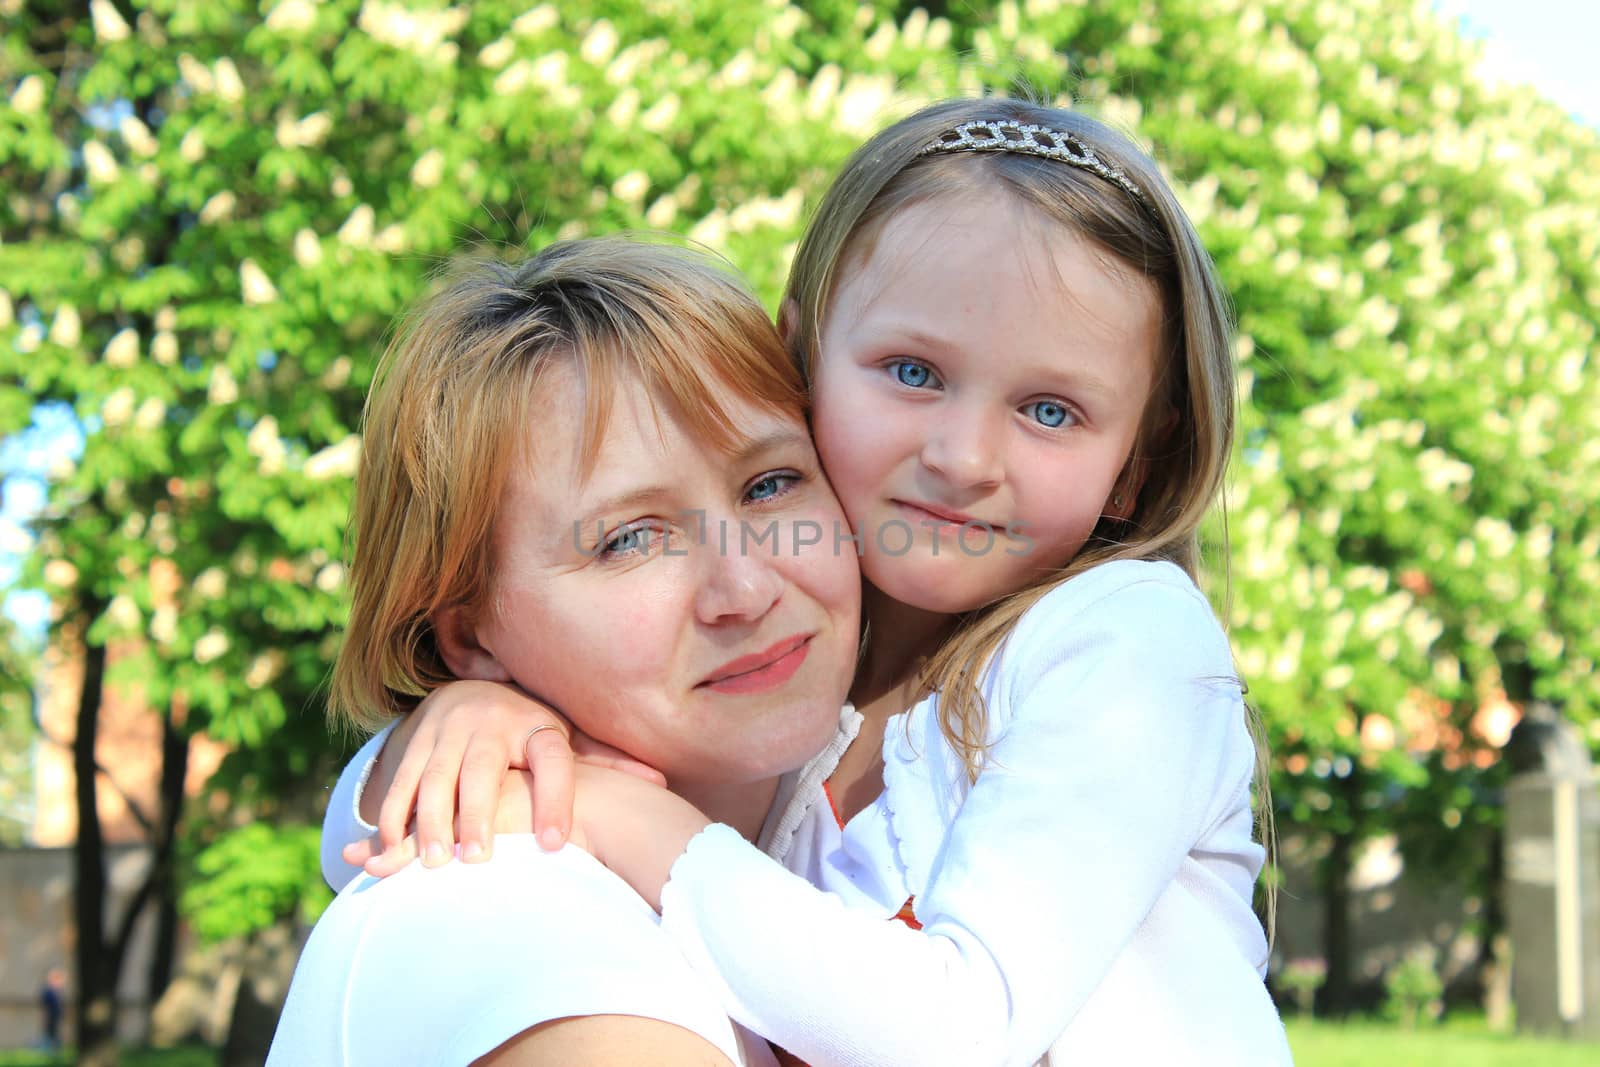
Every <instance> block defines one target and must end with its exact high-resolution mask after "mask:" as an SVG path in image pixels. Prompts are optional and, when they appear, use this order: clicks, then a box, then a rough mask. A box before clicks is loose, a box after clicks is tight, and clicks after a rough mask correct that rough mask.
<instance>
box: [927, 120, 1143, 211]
mask: <svg viewBox="0 0 1600 1067" xmlns="http://www.w3.org/2000/svg"><path fill="white" fill-rule="evenodd" d="M941 152H1014V153H1017V154H1018V155H1024V156H1043V157H1044V158H1045V159H1056V160H1060V161H1061V162H1062V163H1068V164H1071V165H1072V166H1074V167H1077V168H1079V169H1080V170H1087V171H1091V172H1093V173H1095V174H1098V175H1100V177H1102V178H1104V179H1105V180H1106V181H1108V182H1112V183H1114V184H1116V185H1119V186H1121V187H1122V188H1123V189H1126V190H1127V191H1128V193H1129V195H1131V196H1133V197H1134V199H1136V200H1143V199H1144V192H1143V191H1142V190H1141V189H1140V188H1139V187H1138V186H1137V185H1135V184H1133V180H1132V179H1131V178H1129V177H1128V176H1127V175H1126V174H1124V173H1122V171H1120V170H1118V169H1117V168H1116V167H1114V166H1112V165H1111V164H1110V163H1107V162H1106V161H1105V160H1103V159H1101V158H1100V157H1099V155H1097V154H1096V153H1095V150H1094V149H1093V148H1091V147H1089V146H1088V145H1087V144H1084V143H1083V142H1082V141H1080V140H1079V139H1078V138H1076V137H1074V136H1073V135H1072V134H1070V133H1065V132H1063V131H1061V130H1052V129H1051V128H1050V127H1048V126H1036V125H1033V124H1031V123H1029V124H1023V123H1020V122H1011V121H1010V120H1008V119H989V120H981V119H980V120H978V121H976V122H963V123H962V124H961V125H959V126H957V127H956V128H955V129H952V130H946V131H945V132H944V133H941V134H940V135H939V138H938V140H936V141H934V142H932V143H931V144H928V145H925V146H924V147H923V148H922V150H921V151H920V152H918V153H917V155H918V156H934V155H938V154H940V153H941Z"/></svg>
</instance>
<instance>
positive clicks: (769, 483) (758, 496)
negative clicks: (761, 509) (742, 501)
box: [745, 474, 800, 503]
mask: <svg viewBox="0 0 1600 1067" xmlns="http://www.w3.org/2000/svg"><path fill="white" fill-rule="evenodd" d="M799 480H800V479H799V478H798V477H797V476H795V475H793V474H768V475H766V476H764V477H762V478H759V479H757V480H756V482H755V483H754V484H753V485H751V486H750V488H749V489H748V490H746V491H745V497H746V499H748V500H751V501H753V502H756V503H759V502H761V501H763V500H771V499H772V498H773V497H776V496H782V495H783V493H784V491H785V490H787V489H788V488H789V486H790V485H791V484H793V483H794V482H797V481H799Z"/></svg>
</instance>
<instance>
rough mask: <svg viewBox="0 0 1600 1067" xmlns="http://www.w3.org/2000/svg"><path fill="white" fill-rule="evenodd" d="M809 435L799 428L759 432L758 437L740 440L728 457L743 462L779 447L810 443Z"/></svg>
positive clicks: (736, 461)
mask: <svg viewBox="0 0 1600 1067" xmlns="http://www.w3.org/2000/svg"><path fill="white" fill-rule="evenodd" d="M810 444H811V435H810V434H809V433H807V432H806V431H805V430H803V429H800V428H798V427H797V428H794V429H789V428H784V429H782V430H773V431H771V432H770V433H764V434H761V435H760V436H758V437H748V438H745V439H744V440H742V441H740V442H739V444H738V445H737V446H736V447H734V448H733V449H732V450H731V451H729V453H728V458H729V459H730V460H732V461H733V462H735V463H743V462H745V461H747V460H752V459H755V458H756V457H758V456H762V455H765V454H766V453H768V452H775V451H777V450H778V449H780V448H790V447H793V446H795V445H810Z"/></svg>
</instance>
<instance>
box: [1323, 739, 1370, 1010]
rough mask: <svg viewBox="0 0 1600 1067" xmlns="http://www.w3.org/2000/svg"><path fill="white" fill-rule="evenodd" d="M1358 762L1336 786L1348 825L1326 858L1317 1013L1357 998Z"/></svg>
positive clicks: (1336, 834)
mask: <svg viewBox="0 0 1600 1067" xmlns="http://www.w3.org/2000/svg"><path fill="white" fill-rule="evenodd" d="M1359 774H1360V766H1359V765H1356V766H1355V767H1352V768H1351V770H1350V774H1349V775H1348V776H1347V777H1345V778H1342V779H1340V778H1336V779H1334V782H1335V783H1336V784H1335V786H1334V788H1335V789H1336V790H1337V791H1338V792H1339V793H1340V794H1341V796H1340V799H1341V800H1342V801H1343V804H1344V807H1345V811H1346V813H1347V816H1348V822H1347V823H1346V828H1345V829H1343V830H1338V831H1335V832H1334V834H1333V840H1332V843H1331V844H1330V845H1329V848H1328V854H1327V856H1326V857H1324V859H1323V861H1322V886H1321V889H1322V904H1323V908H1324V911H1323V922H1322V957H1323V959H1324V960H1325V961H1327V965H1328V973H1327V978H1326V979H1325V980H1324V981H1323V984H1322V989H1321V990H1320V991H1319V994H1318V998H1317V999H1318V1001H1319V1003H1318V1005H1317V1013H1318V1014H1319V1015H1324V1016H1328V1017H1330V1018H1341V1017H1343V1016H1345V1015H1348V1014H1349V1013H1350V1009H1351V1007H1352V1002H1353V1000H1354V967H1353V963H1354V960H1353V956H1354V952H1353V950H1352V946H1351V944H1350V868H1351V865H1352V863H1353V862H1354V857H1355V848H1356V842H1357V841H1358V840H1359V825H1360V820H1361V811H1360V807H1359V804H1360V795H1361V785H1360V782H1359V781H1358V776H1359Z"/></svg>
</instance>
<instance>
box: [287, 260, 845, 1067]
mask: <svg viewBox="0 0 1600 1067" xmlns="http://www.w3.org/2000/svg"><path fill="white" fill-rule="evenodd" d="M643 499H648V500H650V501H652V502H653V505H654V506H653V507H652V512H653V513H654V514H658V515H667V516H671V519H670V520H662V521H659V522H653V523H651V524H649V525H637V524H635V525H631V526H626V527H620V528H619V527H613V526H609V525H608V524H607V521H606V515H607V514H611V513H614V512H615V511H616V509H617V507H618V506H619V503H620V502H624V501H626V502H637V501H639V500H643ZM842 527H843V518H842V516H841V515H840V513H839V510H838V505H837V502H836V501H835V500H834V498H833V495H832V493H831V491H830V490H829V488H828V485H827V483H826V481H825V480H824V479H823V477H822V473H821V470H820V467H819V466H818V463H817V458H816V455H815V452H814V451H813V449H812V446H811V441H810V437H809V434H808V432H807V428H806V423H805V419H804V386H803V383H802V382H801V380H800V377H799V374H798V372H797V371H796V370H795V368H794V366H793V364H792V363H791V361H790V360H789V358H788V356H787V354H786V353H785V351H784V348H783V345H782V343H781V342H780V340H779V338H778V336H777V334H776V333H775V331H774V330H773V328H772V326H771V324H770V322H769V321H768V320H767V318H766V315H765V313H764V312H763V310H762V308H761V306H760V304H759V303H758V302H757V301H756V300H755V299H754V298H753V297H752V296H751V295H750V294H749V293H748V292H747V291H746V290H745V289H744V288H743V287H742V286H741V285H740V284H739V283H737V282H736V281H734V280H733V279H732V278H730V277H729V276H728V275H727V274H726V273H724V272H723V271H721V270H719V269H717V268H716V267H714V266H712V265H710V264H708V263H707V262H706V261H704V260H703V259H701V258H699V257H696V256H694V255H691V254H689V253H687V252H684V251H682V250H678V249H673V248H669V247H665V246H660V245H648V244H642V243H637V242H630V241H626V240H618V239H609V240H595V241H586V242H575V243H570V244H564V245H557V246H555V247H553V248H550V249H548V250H546V251H545V252H543V253H541V254H540V255H538V256H536V257H534V258H533V259H531V260H529V261H527V262H526V263H524V264H521V265H519V266H514V267H510V266H503V265H499V264H491V263H479V264H475V265H472V266H469V267H467V268H465V269H463V270H461V271H460V272H459V273H458V274H457V276H456V277H455V278H454V279H452V280H451V281H450V282H449V284H447V285H446V286H445V287H444V289H443V291H442V292H441V293H440V294H439V295H437V296H436V297H434V298H432V299H431V300H429V301H427V302H425V303H424V304H423V305H421V307H419V308H418V309H417V310H416V311H415V312H414V313H413V314H412V315H411V317H410V319H409V321H408V323H407V324H406V326H405V328H404V329H403V330H402V331H401V332H400V333H399V335H398V337H397V340H396V341H395V343H394V344H393V345H392V346H391V348H390V350H389V351H388V352H387V353H386V354H385V357H384V359H383V361H382V363H381V364H380V367H379V370H378V373H377V375H376V377H375V380H374V385H373V388H372V393H371V396H370V397H369V400H368V408H367V416H366V428H365V436H364V441H363V454H362V463H361V468H360V473H359V475H358V478H357V484H356V502H355V510H354V551H353V554H352V561H351V568H350V574H351V585H352V593H353V600H352V608H351V617H350V623H349V636H348V638H347V641H346V645H345V647H344V649H343V650H342V651H341V653H340V657H339V661H338V664H337V666H336V668H335V674H334V708H335V713H336V715H339V716H342V717H343V718H345V719H346V720H347V721H350V722H354V723H359V724H362V725H369V726H370V725H375V724H376V723H375V721H374V720H376V721H377V722H381V721H384V720H387V719H391V718H393V717H395V716H398V715H402V714H404V713H405V712H406V711H407V710H409V709H410V708H411V707H413V706H414V705H415V704H416V703H417V702H418V700H419V699H420V698H421V697H422V696H423V695H425V694H426V693H427V692H428V691H430V690H431V689H433V688H435V687H437V686H438V685H440V684H442V683H443V682H446V681H449V680H451V679H481V680H484V681H489V682H506V683H514V684H516V685H519V686H521V687H522V688H524V689H526V690H528V691H529V692H532V693H535V694H537V695H538V696H539V697H540V698H542V699H543V700H545V701H546V702H548V703H549V704H551V705H552V706H555V707H559V708H561V709H562V711H563V712H564V713H565V714H566V715H567V716H568V717H569V718H570V719H571V721H572V722H573V723H574V724H575V725H576V726H577V727H578V728H579V729H581V730H582V731H583V732H584V733H585V734H587V735H589V736H590V737H593V738H595V739H596V740H598V741H600V742H604V743H606V744H609V745H612V746H615V747H616V748H617V749H619V750H621V751H625V752H627V753H629V754H631V755H632V756H635V757H637V758H638V759H640V760H643V761H645V762H646V763H648V764H649V765H651V766H652V767H655V768H657V769H658V770H659V771H660V772H661V773H662V774H663V775H664V776H665V777H666V779H667V784H668V785H669V786H670V787H671V788H672V789H673V790H674V791H675V792H678V793H680V794H681V795H683V796H684V797H686V798H688V799H690V800H692V801H693V802H694V804H695V805H696V806H697V807H698V808H700V809H701V810H703V811H705V812H707V813H708V814H710V815H712V817H714V818H717V819H718V820H720V821H724V822H727V823H729V824H731V825H733V826H734V827H736V828H738V829H740V830H741V831H743V832H744V833H746V834H747V835H748V836H751V837H754V836H756V834H757V832H758V831H760V830H761V828H762V826H763V824H764V822H765V821H766V820H767V817H768V812H769V810H771V809H773V808H774V807H775V806H776V805H775V804H774V801H775V798H776V797H777V794H778V786H779V778H780V776H781V775H783V774H784V773H785V772H788V771H792V770H794V769H796V768H798V767H800V766H801V765H802V764H803V763H804V762H805V761H806V760H807V759H809V758H810V757H812V756H813V755H814V754H816V753H817V752H818V751H819V750H822V749H824V748H825V747H826V746H827V745H828V743H829V741H830V739H831V738H833V737H834V736H835V734H836V731H837V729H838V724H839V710H840V707H841V705H842V704H843V701H844V697H845V693H846V691H847V689H848V686H849V682H850V675H851V672H852V669H853V666H854V657H855V650H856V642H857V636H858V630H857V610H858V601H859V577H858V572H857V568H856V564H855V559H854V556H853V554H852V553H849V552H839V551H836V550H835V549H836V546H835V545H833V544H831V543H830V541H829V539H828V538H826V537H822V538H813V537H811V536H810V531H812V530H839V529H841V528H842ZM752 535H753V536H756V537H759V538H761V539H763V540H762V543H763V544H772V545H773V546H775V547H774V548H773V549H772V550H770V551H769V550H756V551H751V550H748V544H747V540H746V539H747V538H749V537H751V536H752ZM735 538H737V539H738V540H737V541H734V540H732V539H735ZM769 538H776V541H775V542H774V541H767V540H766V539H769ZM652 557H654V558H652ZM597 681H598V682H599V683H600V684H598V685H597V684H596V682H597ZM376 740H377V739H375V741H376ZM581 773H585V774H594V775H600V776H607V775H611V776H616V777H617V778H618V779H625V776H623V775H619V774H618V772H616V771H610V770H606V769H604V768H583V769H582V771H581ZM613 784H617V783H613ZM639 787H640V788H653V787H651V786H648V785H646V784H645V783H642V782H641V783H639ZM604 792H606V793H607V794H608V795H614V796H625V795H626V781H625V780H624V781H622V782H621V784H619V785H618V787H617V788H615V789H611V790H606V791H604ZM334 802H335V803H339V802H341V801H340V799H339V798H337V797H336V798H335V801H334ZM497 845H498V858H497V862H495V863H492V864H472V865H468V864H453V865H450V866H449V867H447V868H446V869H445V870H443V871H427V870H423V869H422V868H420V867H413V868H412V869H410V870H409V871H407V872H403V873H402V874H400V875H398V876H396V877H394V878H391V879H388V880H385V881H384V882H382V883H381V884H380V883H378V882H376V881H375V880H373V879H370V878H360V879H356V880H355V881H353V882H351V883H350V884H349V885H348V886H346V888H345V890H344V891H343V892H341V894H340V895H339V897H338V899H337V900H335V902H334V903H333V905H332V906H331V907H330V908H329V909H328V911H327V913H326V914H325V915H324V917H323V918H322V920H321V921H320V922H319V923H318V924H317V928H316V929H315V930H314V931H313V933H312V937H311V940H310V941H309V943H308V944H307V946H306V950H305V952H304V954H303V955H302V958H301V961H300V965H299V967H298V968H297V971H296V976H295V980H294V984H293V986H292V987H291V990H290V994H289V999H288V1002H287V1004H286V1006H285V1009H284V1013H283V1016H282V1019H281V1021H280V1024H279V1030H278V1034H277V1036H276V1039H275V1041H274V1045H273V1050H272V1054H271V1056H270V1057H269V1063H274V1064H279V1063H281V1064H285V1065H287V1064H296V1065H298V1064H304V1063H339V1064H362V1063H374V1064H377V1063H386V1064H387V1063H395V1062H407V1063H466V1062H471V1061H479V1062H484V1063H496V1064H522V1063H573V1062H582V1063H595V1064H604V1063H611V1062H615V1063H630V1064H631V1063H639V1062H651V1063H680V1062H681V1063H696V1064H698V1063H728V1062H734V1063H760V1062H768V1061H769V1059H770V1054H769V1053H768V1052H767V1050H766V1048H765V1045H764V1044H762V1043H760V1042H759V1040H749V1041H742V1040H741V1038H740V1035H738V1034H736V1033H735V1029H734V1027H733V1026H732V1024H731V1023H729V1022H728V1020H727V1019H726V1017H725V1016H724V1015H723V1014H722V1012H721V1009H720V1008H719V1007H718V1006H717V1003H716V1000H715V997H714V996H713V995H712V993H711V992H710V990H709V989H706V988H704V987H702V986H701V984H700V982H699V980H698V979H697V978H695V976H694V975H693V973H692V972H691V971H689V969H688V967H687V965H686V964H685V963H684V962H683V961H682V960H681V958H680V957H679V956H678V955H677V953H676V951H675V950H674V949H672V948H671V946H670V945H668V944H667V943H666V942H665V940H664V939H663V938H662V937H661V936H660V931H659V929H658V928H657V926H656V923H657V920H656V917H655V914H654V912H653V911H652V910H651V909H650V908H649V906H648V905H646V904H645V903H644V902H643V901H642V900H640V899H639V898H638V897H637V896H636V895H635V894H633V893H632V892H631V891H630V890H628V889H627V887H626V885H625V884H623V883H622V882H621V881H620V880H618V879H617V878H616V877H615V876H613V875H612V874H611V873H610V872H609V871H607V870H605V869H604V867H603V866H602V865H601V864H600V863H599V862H597V861H596V859H595V858H593V857H590V856H589V855H588V854H586V853H584V852H582V851H581V850H577V849H565V850H563V851H561V852H558V853H545V852H543V851H541V850H540V849H539V848H538V846H537V844H536V843H534V842H533V840H532V839H531V838H529V837H503V838H500V839H499V841H498V842H497Z"/></svg>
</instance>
